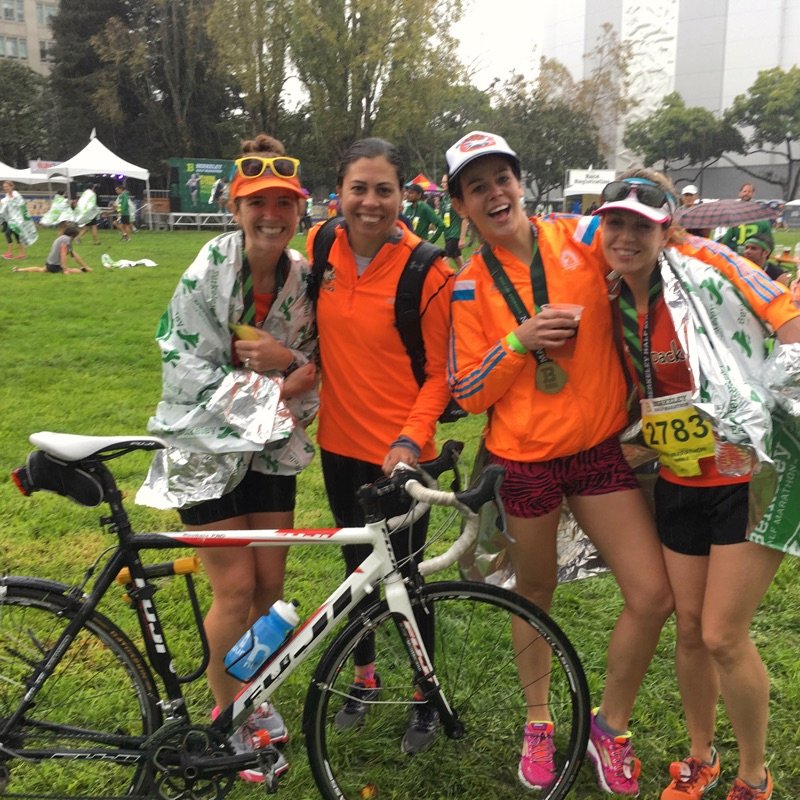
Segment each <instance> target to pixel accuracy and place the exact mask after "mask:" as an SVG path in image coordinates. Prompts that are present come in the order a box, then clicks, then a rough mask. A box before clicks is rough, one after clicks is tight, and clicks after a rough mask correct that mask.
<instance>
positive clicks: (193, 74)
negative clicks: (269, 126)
mask: <svg viewBox="0 0 800 800" xmlns="http://www.w3.org/2000/svg"><path fill="white" fill-rule="evenodd" d="M211 2H212V0H140V1H139V2H134V0H126V2H125V8H124V12H123V13H122V14H120V15H118V16H115V17H112V18H111V19H109V20H108V22H107V23H106V25H105V27H104V28H103V30H102V31H101V32H100V33H99V34H97V35H95V36H94V37H92V44H93V46H94V47H95V49H96V52H97V54H98V56H99V58H100V62H101V64H102V73H103V74H102V77H103V80H102V82H101V84H100V85H99V86H98V87H97V88H96V89H95V91H94V92H93V94H92V100H93V103H94V105H95V107H96V108H97V109H98V110H102V112H103V113H104V115H105V116H106V117H107V118H109V119H110V120H112V121H113V122H115V123H117V124H122V123H123V121H124V119H125V117H126V113H127V107H126V104H125V98H126V97H127V96H128V95H133V96H134V97H135V98H136V99H137V101H138V103H139V104H140V106H141V109H142V116H141V122H143V123H144V124H145V125H147V128H148V135H147V136H146V137H145V141H149V142H150V143H151V145H152V147H151V159H153V158H158V159H159V160H160V159H163V157H164V154H165V153H168V154H169V155H182V156H197V155H200V154H202V155H205V156H214V155H218V154H219V153H220V150H221V143H220V141H219V139H218V137H217V134H216V125H217V124H218V123H220V122H221V121H222V120H223V119H224V115H225V112H226V110H227V109H228V107H229V102H228V99H229V98H228V97H227V96H226V88H225V84H224V83H223V80H222V78H221V76H220V74H219V70H218V66H217V64H216V63H215V62H216V60H215V58H214V50H213V46H212V44H211V41H210V39H209V36H208V32H207V25H208V16H209V12H210V9H211ZM121 41H124V42H125V43H126V44H125V47H120V44H119V43H120V42H121ZM156 153H158V154H159V155H158V156H156Z"/></svg>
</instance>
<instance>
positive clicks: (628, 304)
mask: <svg viewBox="0 0 800 800" xmlns="http://www.w3.org/2000/svg"><path fill="white" fill-rule="evenodd" d="M661 287H662V283H661V272H660V270H659V268H658V265H656V268H655V269H654V270H653V273H652V275H651V276H650V285H649V286H648V289H647V313H646V314H645V317H644V323H643V325H642V335H641V337H640V336H639V314H638V312H637V310H636V303H635V302H634V299H633V293H632V292H631V290H630V288H629V287H628V285H627V284H626V283H625V281H622V282H621V286H620V293H619V309H620V315H621V317H622V335H623V337H624V339H625V344H626V345H627V348H628V355H629V356H630V359H631V362H632V363H633V368H634V369H635V370H636V377H637V379H638V382H639V392H640V394H641V396H643V397H655V380H654V378H653V362H652V359H651V357H650V356H651V353H652V343H651V339H650V314H651V312H652V310H653V306H654V304H655V302H656V300H657V299H658V297H659V295H660V294H661Z"/></svg>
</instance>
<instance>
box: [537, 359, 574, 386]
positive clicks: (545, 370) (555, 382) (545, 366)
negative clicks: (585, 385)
mask: <svg viewBox="0 0 800 800" xmlns="http://www.w3.org/2000/svg"><path fill="white" fill-rule="evenodd" d="M566 385H567V373H566V372H564V370H563V369H562V368H561V367H560V366H559V365H558V364H556V362H555V361H541V362H539V363H538V364H537V365H536V388H537V389H538V390H539V391H540V392H544V393H545V394H558V393H559V392H560V391H561V390H562V389H563V388H564V387H565V386H566Z"/></svg>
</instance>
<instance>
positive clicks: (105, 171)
mask: <svg viewBox="0 0 800 800" xmlns="http://www.w3.org/2000/svg"><path fill="white" fill-rule="evenodd" d="M47 174H48V175H64V176H66V177H68V178H73V177H75V176H76V175H124V176H125V177H127V178H138V179H139V180H140V181H144V182H145V196H146V197H147V220H148V225H149V227H152V215H151V212H150V173H149V172H148V170H146V169H145V168H144V167H137V166H136V164H131V163H130V161H125V159H123V158H120V157H119V156H118V155H116V154H115V153H113V152H112V151H111V150H109V149H108V148H107V147H106V146H105V145H104V144H103V143H102V142H101V141H100V140H99V139H98V138H97V137H96V136H95V132H94V131H92V135H91V137H90V139H89V144H87V145H86V147H84V148H83V150H81V151H80V152H79V153H76V154H75V155H74V156H72V158H70V159H68V160H67V161H63V162H62V163H61V164H56V166H54V167H48V168H47Z"/></svg>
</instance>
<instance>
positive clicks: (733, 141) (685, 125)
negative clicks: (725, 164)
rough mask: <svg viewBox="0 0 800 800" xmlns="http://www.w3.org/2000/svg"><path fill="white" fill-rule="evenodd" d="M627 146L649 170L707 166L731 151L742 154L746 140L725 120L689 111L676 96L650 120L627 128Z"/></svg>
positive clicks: (693, 109)
mask: <svg viewBox="0 0 800 800" xmlns="http://www.w3.org/2000/svg"><path fill="white" fill-rule="evenodd" d="M624 142H625V146H626V147H629V148H630V149H631V150H633V151H634V152H636V153H638V154H639V155H641V156H642V158H643V160H644V163H645V165H646V166H651V165H653V164H655V163H656V162H660V161H663V162H664V165H665V169H668V168H669V164H670V162H672V163H673V164H674V163H675V162H678V161H685V162H686V163H687V164H700V165H705V164H707V163H708V162H710V161H714V160H716V159H718V158H720V156H721V155H722V154H723V153H725V152H729V151H736V152H742V151H743V148H744V140H743V138H742V136H741V134H740V133H739V131H737V130H736V128H734V127H733V125H732V124H731V123H730V122H728V121H726V120H725V119H719V118H718V117H716V116H714V114H712V113H711V112H710V111H708V110H707V109H705V108H701V107H697V106H695V107H691V108H689V107H687V106H686V103H685V102H684V101H683V98H682V97H681V96H680V94H678V93H677V92H672V93H671V94H668V95H667V96H666V97H665V98H664V100H663V102H662V103H661V106H660V107H659V108H657V109H656V110H655V111H654V112H653V113H652V114H651V115H650V116H648V117H646V118H645V119H643V120H640V121H638V122H634V123H632V124H631V125H629V126H628V128H627V130H626V131H625V137H624Z"/></svg>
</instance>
